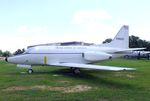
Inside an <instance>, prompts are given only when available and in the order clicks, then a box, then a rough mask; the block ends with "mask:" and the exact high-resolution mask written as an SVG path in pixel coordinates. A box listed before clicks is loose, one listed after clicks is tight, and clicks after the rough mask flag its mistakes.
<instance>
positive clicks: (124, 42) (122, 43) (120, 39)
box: [101, 25, 129, 48]
mask: <svg viewBox="0 0 150 101" xmlns="http://www.w3.org/2000/svg"><path fill="white" fill-rule="evenodd" d="M101 46H104V47H105V46H106V47H117V48H129V26H127V25H124V26H122V27H121V29H120V30H119V32H118V33H117V35H116V36H115V38H114V39H113V40H112V41H111V42H110V43H105V44H102V45H101Z"/></svg>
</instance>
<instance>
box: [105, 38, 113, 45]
mask: <svg viewBox="0 0 150 101" xmlns="http://www.w3.org/2000/svg"><path fill="white" fill-rule="evenodd" d="M111 41H112V39H111V38H108V39H106V40H105V41H103V44H104V43H110V42H111Z"/></svg>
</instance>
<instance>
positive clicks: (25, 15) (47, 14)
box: [0, 0, 150, 52]
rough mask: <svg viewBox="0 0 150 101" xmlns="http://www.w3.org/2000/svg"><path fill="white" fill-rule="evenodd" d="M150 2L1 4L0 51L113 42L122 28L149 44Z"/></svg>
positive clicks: (21, 0) (12, 0)
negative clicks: (70, 42) (128, 29)
mask: <svg viewBox="0 0 150 101" xmlns="http://www.w3.org/2000/svg"><path fill="white" fill-rule="evenodd" d="M149 5H150V0H0V49H1V50H3V51H5V50H9V51H11V52H14V51H15V50H17V49H18V48H25V47H27V46H29V45H34V44H43V43H51V42H66V41H85V42H90V43H97V44H98V43H101V42H102V41H103V40H105V39H106V38H113V37H114V36H115V35H116V33H117V32H118V30H119V29H120V27H121V26H122V25H129V27H130V35H135V36H139V37H140V38H142V39H145V40H147V41H150V6H149Z"/></svg>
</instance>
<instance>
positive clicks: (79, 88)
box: [64, 85, 92, 93]
mask: <svg viewBox="0 0 150 101" xmlns="http://www.w3.org/2000/svg"><path fill="white" fill-rule="evenodd" d="M90 89H92V87H91V86H87V85H76V86H73V87H70V88H67V89H66V90H65V91H64V92H65V93H74V92H82V91H88V90H90Z"/></svg>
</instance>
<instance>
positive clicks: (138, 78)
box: [0, 59, 150, 101]
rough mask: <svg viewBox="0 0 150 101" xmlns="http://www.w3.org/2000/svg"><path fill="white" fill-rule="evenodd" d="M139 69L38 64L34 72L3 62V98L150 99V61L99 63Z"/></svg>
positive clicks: (0, 71) (33, 100)
mask: <svg viewBox="0 0 150 101" xmlns="http://www.w3.org/2000/svg"><path fill="white" fill-rule="evenodd" d="M97 64H98V65H111V66H123V67H131V68H132V67H133V68H136V69H137V70H136V71H128V72H127V71H122V72H112V71H100V70H90V69H81V74H80V75H73V74H72V73H70V72H69V70H68V69H67V68H61V67H57V68H55V67H52V66H35V67H33V70H34V73H33V74H27V73H26V71H27V69H25V68H18V67H16V65H13V64H9V63H6V62H4V61H0V101H150V61H149V60H136V59H135V60H131V59H129V60H126V59H114V60H110V61H103V62H100V63H97Z"/></svg>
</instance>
